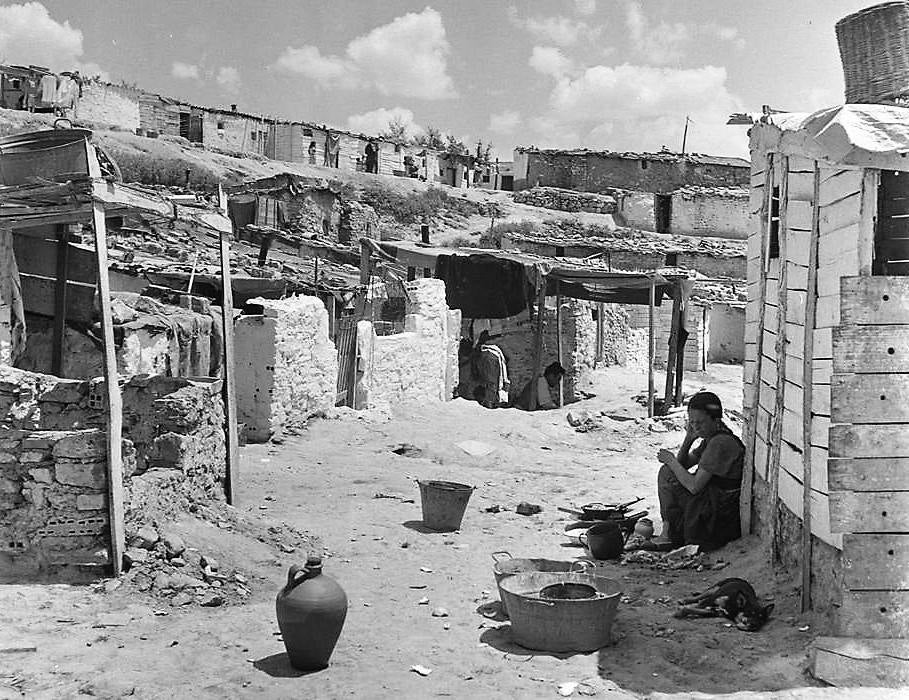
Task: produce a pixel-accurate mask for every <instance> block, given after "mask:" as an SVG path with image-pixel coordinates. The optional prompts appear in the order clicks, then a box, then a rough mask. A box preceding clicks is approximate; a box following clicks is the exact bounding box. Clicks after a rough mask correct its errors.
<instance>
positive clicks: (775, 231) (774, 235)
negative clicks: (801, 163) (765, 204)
mask: <svg viewBox="0 0 909 700" xmlns="http://www.w3.org/2000/svg"><path fill="white" fill-rule="evenodd" d="M768 253H769V258H770V260H774V259H776V258H779V257H780V188H779V185H777V186H776V187H774V188H773V193H772V194H771V196H770V246H769V250H768Z"/></svg>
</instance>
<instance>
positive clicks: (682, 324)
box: [672, 285, 707, 406]
mask: <svg viewBox="0 0 909 700" xmlns="http://www.w3.org/2000/svg"><path fill="white" fill-rule="evenodd" d="M688 289H689V287H687V286H686V285H682V286H681V287H680V289H679V293H680V294H681V297H682V303H681V304H679V330H678V334H677V336H678V338H680V339H681V337H682V331H683V330H685V328H686V326H687V325H688V306H689V302H690V301H691V295H690V294H689V293H688V291H687V290H688ZM686 332H687V331H686ZM688 337H690V336H686V338H685V340H684V341H683V340H678V341H677V342H676V345H677V347H678V349H677V350H676V358H675V395H674V396H673V399H672V404H673V405H674V406H681V405H682V380H683V379H684V377H685V342H686V341H687V340H688ZM703 369H707V368H706V367H704V368H703Z"/></svg>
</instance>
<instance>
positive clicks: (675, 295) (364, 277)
mask: <svg viewBox="0 0 909 700" xmlns="http://www.w3.org/2000/svg"><path fill="white" fill-rule="evenodd" d="M440 255H464V256H472V255H483V256H492V257H498V258H501V259H505V260H512V261H518V262H520V263H522V264H523V265H524V266H525V270H526V271H527V272H526V274H527V277H528V280H530V281H531V282H532V285H533V287H534V288H535V290H536V308H537V309H538V310H539V309H543V307H544V306H545V300H546V297H547V296H554V297H555V299H556V324H557V328H558V329H559V332H558V333H557V345H556V352H557V355H558V360H559V362H560V363H561V361H562V357H561V354H562V352H561V351H562V333H561V328H562V323H561V321H562V314H561V306H562V298H563V297H568V298H577V299H585V300H589V301H594V302H596V303H597V304H598V307H597V308H598V310H599V313H600V318H599V320H598V322H597V338H598V342H600V341H601V340H602V337H603V328H602V323H603V319H602V313H603V306H602V305H603V303H604V302H619V299H617V298H615V296H616V294H617V293H621V292H622V291H624V292H630V291H631V290H636V291H639V292H641V294H640V295H639V297H638V298H637V300H635V301H628V300H621V302H620V303H633V304H647V305H648V307H649V337H648V378H647V387H648V388H647V415H648V416H651V417H652V416H653V415H655V413H656V385H655V377H654V360H655V356H656V337H655V323H654V321H655V319H654V317H655V313H654V308H655V306H657V305H659V303H660V301H661V299H662V297H663V296H664V295H668V296H671V297H672V299H673V315H672V325H673V329H674V332H673V335H672V338H671V339H670V347H669V349H668V350H669V358H668V361H667V372H666V374H667V378H666V392H665V397H664V406H665V407H668V406H670V405H675V406H678V405H680V404H681V401H682V377H683V371H684V342H685V338H684V336H683V335H682V334H681V333H680V332H679V329H680V328H682V327H684V323H685V313H686V310H687V308H688V302H689V297H690V294H691V290H690V286H689V285H688V284H687V277H682V276H669V275H661V274H659V273H657V272H656V271H652V272H638V273H635V272H616V271H613V270H611V269H608V268H607V267H605V266H598V265H594V264H590V263H587V264H584V263H582V262H580V261H579V260H577V259H559V258H548V257H541V256H536V255H532V254H530V253H513V252H504V251H497V250H489V249H481V248H469V249H464V248H460V249H450V248H434V247H432V246H426V245H423V244H419V243H412V242H409V241H395V242H382V243H379V242H378V241H374V240H372V239H368V238H361V239H360V274H361V279H360V282H361V284H364V285H365V284H368V282H369V275H370V272H369V270H370V265H371V259H372V256H376V257H378V258H379V259H381V260H383V261H385V262H386V263H388V262H391V263H396V264H398V265H401V266H403V267H405V268H406V269H407V271H408V272H407V274H408V279H410V278H411V274H412V272H414V271H415V270H416V269H422V270H423V271H424V276H430V275H431V274H432V271H433V270H434V269H435V260H436V258H438V257H439V256H440ZM644 290H647V291H646V292H645V291H644ZM543 329H544V320H543V313H540V312H539V311H538V312H537V314H536V318H535V322H534V340H533V355H532V356H533V368H532V376H531V381H532V386H534V387H535V386H536V384H537V381H538V380H539V378H540V376H541V375H542V373H543ZM598 352H599V350H598ZM559 399H560V400H559V405H562V403H563V402H562V395H561V390H560V397H559ZM530 401H531V409H534V408H536V392H535V391H532V392H531V399H530Z"/></svg>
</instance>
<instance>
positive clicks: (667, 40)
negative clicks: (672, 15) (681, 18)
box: [625, 0, 745, 65]
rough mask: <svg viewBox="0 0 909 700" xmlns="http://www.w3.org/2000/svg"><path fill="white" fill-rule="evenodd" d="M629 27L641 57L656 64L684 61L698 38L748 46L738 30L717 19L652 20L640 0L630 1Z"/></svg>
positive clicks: (627, 5)
mask: <svg viewBox="0 0 909 700" xmlns="http://www.w3.org/2000/svg"><path fill="white" fill-rule="evenodd" d="M625 26H626V28H627V29H628V36H629V38H630V39H631V43H632V46H633V47H634V49H635V51H636V53H637V55H638V57H639V58H641V59H643V60H645V61H646V62H647V63H651V64H654V65H666V64H669V63H678V62H680V61H681V60H682V57H683V56H684V54H685V49H686V48H687V47H688V45H690V43H691V42H692V40H693V39H694V38H695V37H702V38H704V39H707V40H714V41H715V40H720V41H726V42H729V43H731V44H733V46H735V47H736V48H738V49H742V48H744V46H745V40H744V39H742V38H741V37H740V36H739V30H738V29H736V28H735V27H729V26H726V25H721V24H717V23H716V22H705V23H702V24H696V23H684V22H672V23H670V22H659V23H652V22H650V21H649V20H648V18H647V16H646V15H645V14H644V6H643V4H642V3H641V2H639V0H632V1H631V2H628V3H626V5H625Z"/></svg>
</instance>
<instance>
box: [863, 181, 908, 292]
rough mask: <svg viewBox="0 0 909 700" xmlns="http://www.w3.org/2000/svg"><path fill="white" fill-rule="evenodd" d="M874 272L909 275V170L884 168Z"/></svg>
mask: <svg viewBox="0 0 909 700" xmlns="http://www.w3.org/2000/svg"><path fill="white" fill-rule="evenodd" d="M872 272H873V273H874V274H875V275H909V172H900V171H894V170H882V171H881V183H880V185H879V186H878V190H877V225H876V226H875V231H874V261H873V263H872Z"/></svg>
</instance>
